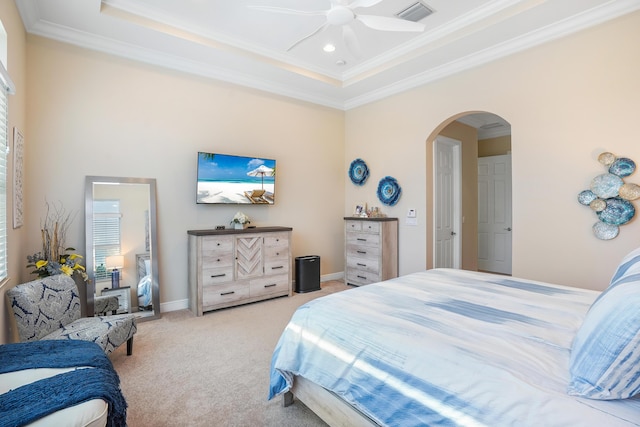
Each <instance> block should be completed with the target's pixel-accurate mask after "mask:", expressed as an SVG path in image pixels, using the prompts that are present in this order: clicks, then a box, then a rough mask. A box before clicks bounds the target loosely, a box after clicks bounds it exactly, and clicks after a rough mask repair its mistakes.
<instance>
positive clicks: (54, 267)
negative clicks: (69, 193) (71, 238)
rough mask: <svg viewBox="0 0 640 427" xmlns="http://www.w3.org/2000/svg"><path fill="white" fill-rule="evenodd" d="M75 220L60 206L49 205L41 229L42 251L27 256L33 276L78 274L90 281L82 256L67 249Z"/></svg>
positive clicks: (72, 249)
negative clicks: (69, 231) (68, 233)
mask: <svg viewBox="0 0 640 427" xmlns="http://www.w3.org/2000/svg"><path fill="white" fill-rule="evenodd" d="M72 221H73V218H72V216H71V214H67V213H66V212H65V211H64V209H63V208H62V207H60V206H53V207H52V206H51V205H49V204H48V203H47V216H46V218H45V221H44V224H43V225H42V227H41V229H40V234H41V236H42V251H41V252H37V253H35V254H33V255H27V262H28V264H27V268H33V269H34V270H33V271H32V272H31V273H32V274H37V275H38V277H47V276H53V275H56V274H66V275H67V276H71V275H73V273H74V272H78V274H80V276H81V277H82V278H83V279H84V281H87V280H88V278H89V277H88V276H87V273H86V271H85V268H84V266H83V265H82V264H81V261H82V255H79V254H77V253H73V252H71V253H70V251H75V249H74V248H69V247H65V245H64V240H65V237H66V234H67V230H68V228H69V226H70V225H71V222H72Z"/></svg>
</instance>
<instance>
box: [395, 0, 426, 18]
mask: <svg viewBox="0 0 640 427" xmlns="http://www.w3.org/2000/svg"><path fill="white" fill-rule="evenodd" d="M432 13H433V9H431V8H429V7H428V6H427V5H426V4H424V3H422V2H420V1H419V2H417V3H414V4H412V5H411V6H409V7H408V8H406V9H405V10H403V11H401V12H398V13H396V16H397V17H398V18H400V19H405V20H407V21H413V22H418V21H420V20H422V19H424V18H426V17H427V16H429V15H431V14H432Z"/></svg>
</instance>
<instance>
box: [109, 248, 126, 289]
mask: <svg viewBox="0 0 640 427" xmlns="http://www.w3.org/2000/svg"><path fill="white" fill-rule="evenodd" d="M105 263H106V264H107V270H111V287H112V288H119V287H120V271H118V269H119V268H123V267H124V255H111V256H108V257H107V259H106V261H105Z"/></svg>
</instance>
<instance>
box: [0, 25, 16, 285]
mask: <svg viewBox="0 0 640 427" xmlns="http://www.w3.org/2000/svg"><path fill="white" fill-rule="evenodd" d="M6 52H7V33H6V31H5V30H4V27H3V26H2V23H0V280H4V279H6V278H7V151H8V147H9V114H8V108H9V100H8V95H10V94H14V93H15V86H14V85H13V82H12V81H11V78H10V77H9V73H8V72H7V69H6V67H5V65H6V63H7V55H6Z"/></svg>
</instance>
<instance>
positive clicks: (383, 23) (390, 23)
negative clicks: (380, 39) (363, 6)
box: [356, 15, 424, 32]
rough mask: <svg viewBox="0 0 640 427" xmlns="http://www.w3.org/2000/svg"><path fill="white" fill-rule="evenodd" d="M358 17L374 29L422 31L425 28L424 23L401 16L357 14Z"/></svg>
mask: <svg viewBox="0 0 640 427" xmlns="http://www.w3.org/2000/svg"><path fill="white" fill-rule="evenodd" d="M356 19H357V20H358V21H360V22H362V23H363V24H364V25H366V26H367V27H370V28H373V29H374V30H382V31H415V32H421V31H423V30H424V24H421V23H419V22H413V21H405V20H404V19H399V18H389V17H386V16H375V15H356Z"/></svg>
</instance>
